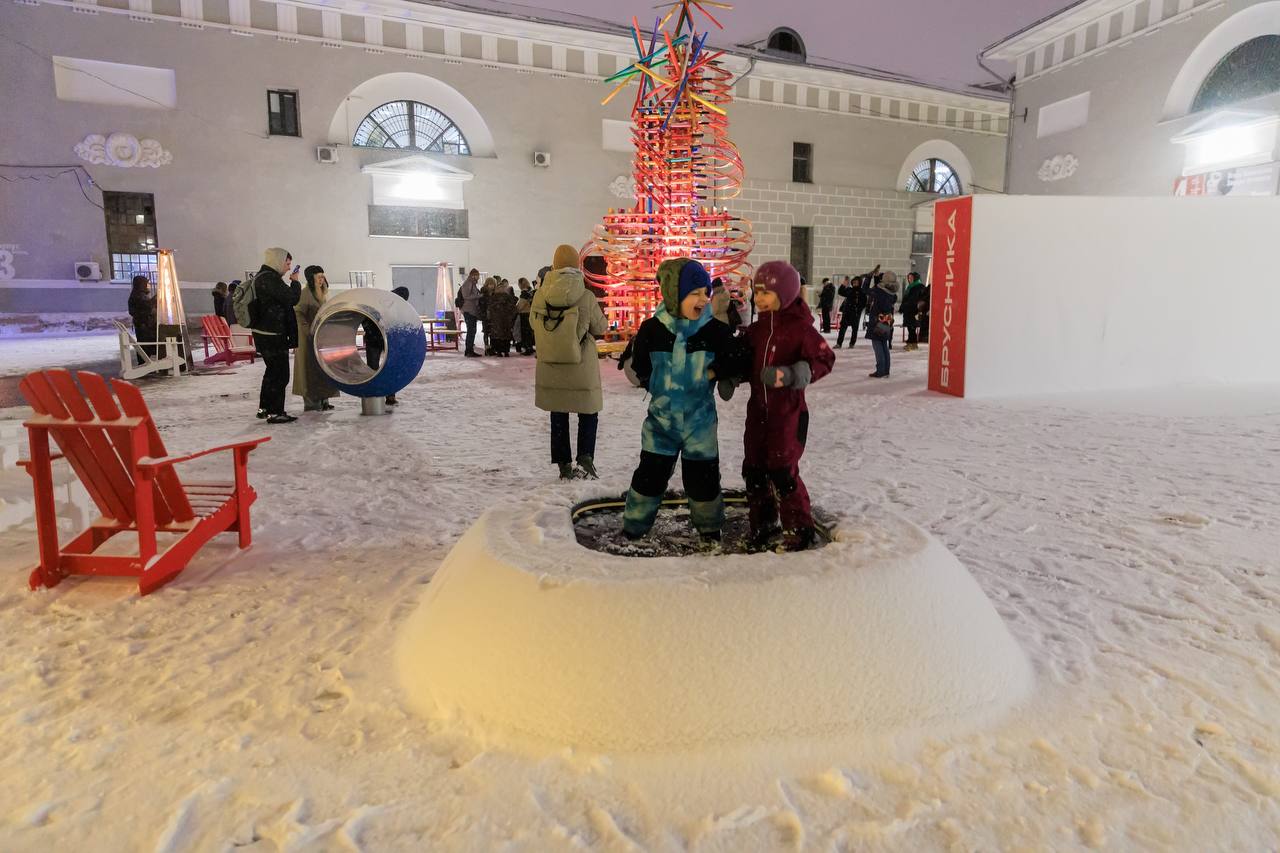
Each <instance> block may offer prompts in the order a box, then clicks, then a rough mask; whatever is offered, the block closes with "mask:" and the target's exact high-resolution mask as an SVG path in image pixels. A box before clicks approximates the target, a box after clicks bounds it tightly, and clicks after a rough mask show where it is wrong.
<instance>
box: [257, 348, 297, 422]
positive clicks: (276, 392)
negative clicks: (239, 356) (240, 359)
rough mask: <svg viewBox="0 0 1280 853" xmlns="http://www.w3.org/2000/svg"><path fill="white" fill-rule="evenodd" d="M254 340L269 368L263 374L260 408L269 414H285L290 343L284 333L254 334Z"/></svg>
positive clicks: (259, 400) (259, 353)
mask: <svg viewBox="0 0 1280 853" xmlns="http://www.w3.org/2000/svg"><path fill="white" fill-rule="evenodd" d="M276 339H278V340H276ZM253 341H254V344H255V345H256V346H257V349H258V355H259V356H261V357H262V363H263V364H264V365H266V368H267V369H266V370H265V371H264V372H263V374H262V389H261V391H259V392H258V408H259V409H262V410H263V411H265V412H266V413H267V414H269V415H279V414H283V413H284V392H285V389H286V388H287V387H288V386H289V344H288V342H287V341H286V340H285V339H284V336H282V335H270V336H268V335H254V336H253Z"/></svg>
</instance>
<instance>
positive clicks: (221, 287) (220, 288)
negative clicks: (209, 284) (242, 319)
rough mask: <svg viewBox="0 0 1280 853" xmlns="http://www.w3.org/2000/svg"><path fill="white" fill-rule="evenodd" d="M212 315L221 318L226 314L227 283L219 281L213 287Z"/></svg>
mask: <svg viewBox="0 0 1280 853" xmlns="http://www.w3.org/2000/svg"><path fill="white" fill-rule="evenodd" d="M213 313H214V316H216V317H221V316H223V315H224V314H226V313H227V283H226V282H225V281H220V282H218V283H217V284H215V285H214V286H213Z"/></svg>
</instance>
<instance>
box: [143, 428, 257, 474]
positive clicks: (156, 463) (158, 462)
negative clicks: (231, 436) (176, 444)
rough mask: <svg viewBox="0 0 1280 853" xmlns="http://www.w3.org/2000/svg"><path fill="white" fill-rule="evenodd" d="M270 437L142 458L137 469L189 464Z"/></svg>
mask: <svg viewBox="0 0 1280 853" xmlns="http://www.w3.org/2000/svg"><path fill="white" fill-rule="evenodd" d="M270 440H271V437H270V436H266V435H264V436H260V437H258V438H249V439H245V440H244V441H237V442H235V443H233V444H223V445H221V446H219V447H210V448H209V449H208V450H197V451H196V452H195V453H184V454H182V455H181V456H162V457H160V458H158V459H157V458H155V457H151V456H144V457H143V458H142V459H139V460H138V467H139V468H141V469H142V470H144V471H149V470H151V469H154V468H166V467H168V466H170V465H177V464H178V463H179V462H190V461H191V460H192V459H199V458H200V457H201V456H208V455H210V454H212V453H221V452H222V451H224V450H238V449H239V448H241V447H248V448H249V449H253V448H255V447H257V446H258V445H259V444H262V443H263V442H267V441H270Z"/></svg>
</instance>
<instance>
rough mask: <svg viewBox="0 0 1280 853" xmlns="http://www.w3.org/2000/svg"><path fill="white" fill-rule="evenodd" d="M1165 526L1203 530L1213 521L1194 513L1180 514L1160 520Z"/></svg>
mask: <svg viewBox="0 0 1280 853" xmlns="http://www.w3.org/2000/svg"><path fill="white" fill-rule="evenodd" d="M1160 520H1161V521H1163V522H1164V523H1165V524H1172V525H1173V526H1174V527H1191V528H1196V529H1199V528H1203V527H1208V526H1209V525H1210V524H1212V523H1213V519H1211V518H1208V517H1206V516H1203V515H1200V514H1198V513H1194V512H1180V513H1176V514H1173V515H1166V516H1163V517H1162V518H1161V519H1160Z"/></svg>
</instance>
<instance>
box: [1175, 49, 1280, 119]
mask: <svg viewBox="0 0 1280 853" xmlns="http://www.w3.org/2000/svg"><path fill="white" fill-rule="evenodd" d="M1272 92H1280V35H1273V36H1259V37H1258V38H1255V39H1250V40H1249V41H1247V42H1245V43H1244V44H1242V45H1240V46H1239V47H1237V48H1236V49H1235V50H1233V51H1231V52H1230V53H1228V54H1227V55H1226V56H1224V57H1222V60H1221V61H1220V62H1218V64H1217V66H1215V67H1214V69H1213V70H1212V71H1210V72H1209V76H1208V77H1206V78H1205V79H1204V82H1203V83H1201V84H1200V91H1199V92H1197V93H1196V99H1195V101H1194V102H1193V103H1192V105H1191V111H1192V112H1193V113H1198V112H1200V111H1201V110H1211V109H1213V108H1214V107H1225V106H1227V105H1228V104H1234V103H1237V102H1239V101H1247V100H1249V99H1250V98H1256V97H1258V96H1260V95H1269V94H1271V93H1272Z"/></svg>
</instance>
